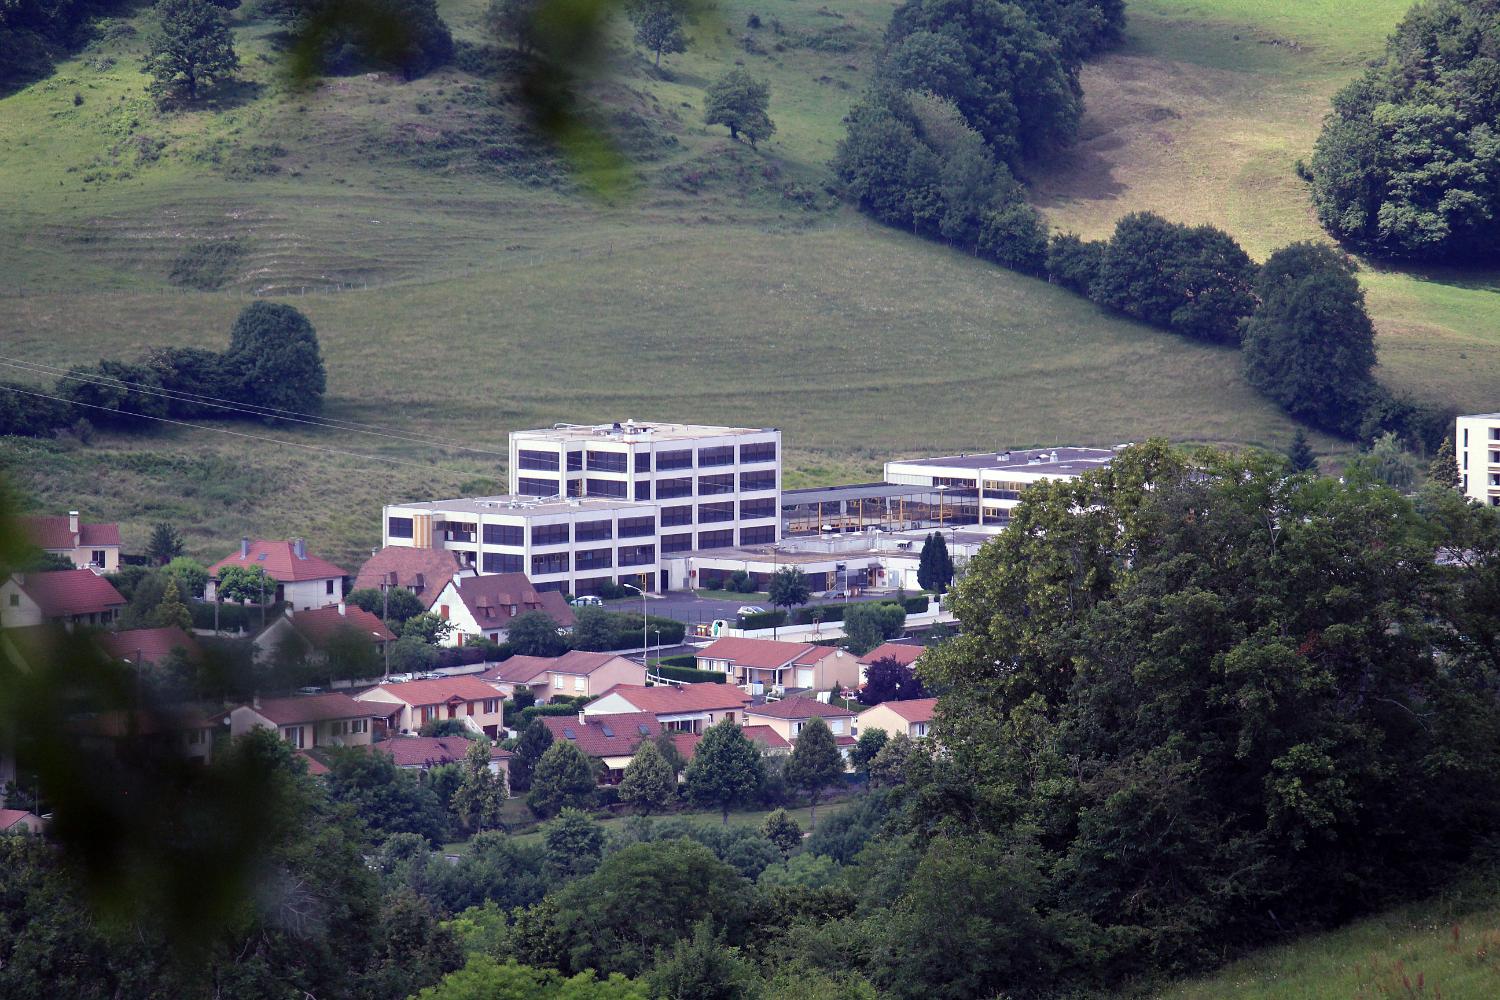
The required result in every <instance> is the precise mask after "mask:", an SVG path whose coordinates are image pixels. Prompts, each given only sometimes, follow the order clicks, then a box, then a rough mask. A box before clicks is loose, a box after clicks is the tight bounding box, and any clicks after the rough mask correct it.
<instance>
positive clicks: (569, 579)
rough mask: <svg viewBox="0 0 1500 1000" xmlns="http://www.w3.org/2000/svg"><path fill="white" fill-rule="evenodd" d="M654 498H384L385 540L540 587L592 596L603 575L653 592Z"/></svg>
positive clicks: (656, 553) (656, 537)
mask: <svg viewBox="0 0 1500 1000" xmlns="http://www.w3.org/2000/svg"><path fill="white" fill-rule="evenodd" d="M658 521H659V512H658V510H657V508H656V505H655V504H649V503H636V502H634V501H631V500H593V499H587V498H583V497H575V498H572V499H567V500H558V499H556V498H555V497H554V498H549V499H541V498H538V497H526V496H515V495H511V494H503V495H501V496H493V497H468V498H466V497H460V498H456V499H453V500H424V501H420V502H416V503H404V504H389V505H387V506H386V507H385V509H384V533H385V544H386V545H409V546H413V547H415V548H432V549H446V550H447V551H449V552H453V553H455V554H456V555H457V556H458V559H459V561H460V562H461V563H462V564H463V565H464V566H466V567H472V568H473V569H474V571H475V572H476V573H480V574H490V573H525V574H526V576H527V577H528V578H529V579H530V580H531V583H532V586H534V587H536V589H537V590H541V591H546V590H559V591H564V592H567V593H571V594H592V593H595V592H597V591H598V589H599V585H600V584H601V583H603V582H604V581H611V582H614V581H624V582H626V583H630V584H632V585H634V586H637V587H639V586H642V581H641V578H642V576H644V577H645V578H646V579H645V587H646V589H648V590H653V589H655V588H656V586H657V583H658V581H657V579H656V575H657V564H658V561H659V559H660V553H661V541H660V536H659V534H658Z"/></svg>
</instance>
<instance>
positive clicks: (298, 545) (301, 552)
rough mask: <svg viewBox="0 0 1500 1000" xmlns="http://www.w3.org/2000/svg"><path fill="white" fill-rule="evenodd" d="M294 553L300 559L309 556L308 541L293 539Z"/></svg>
mask: <svg viewBox="0 0 1500 1000" xmlns="http://www.w3.org/2000/svg"><path fill="white" fill-rule="evenodd" d="M292 554H293V555H295V556H296V557H297V558H298V559H306V558H307V543H306V542H304V541H303V540H302V539H300V538H294V539H292Z"/></svg>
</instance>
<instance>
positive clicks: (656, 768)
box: [620, 740, 677, 816]
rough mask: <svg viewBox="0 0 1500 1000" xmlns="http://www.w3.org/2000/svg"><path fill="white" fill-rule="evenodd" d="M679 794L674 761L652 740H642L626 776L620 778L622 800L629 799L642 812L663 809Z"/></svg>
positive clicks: (644, 814)
mask: <svg viewBox="0 0 1500 1000" xmlns="http://www.w3.org/2000/svg"><path fill="white" fill-rule="evenodd" d="M676 798H677V775H676V774H675V773H673V770H672V765H670V764H668V763H667V761H666V758H664V757H662V755H661V751H660V750H658V749H657V747H656V744H655V743H653V742H651V741H650V740H644V741H642V743H641V745H640V748H639V749H637V750H636V752H635V756H634V757H632V758H631V759H630V764H629V765H628V766H626V768H625V776H624V778H622V779H621V780H620V801H621V802H626V803H629V804H630V805H632V806H634V807H635V810H636V811H637V812H638V813H640V814H641V815H642V816H650V815H651V814H652V813H654V812H661V811H662V810H663V809H665V808H667V807H668V806H670V805H671V804H672V802H673V801H674V800H675V799H676Z"/></svg>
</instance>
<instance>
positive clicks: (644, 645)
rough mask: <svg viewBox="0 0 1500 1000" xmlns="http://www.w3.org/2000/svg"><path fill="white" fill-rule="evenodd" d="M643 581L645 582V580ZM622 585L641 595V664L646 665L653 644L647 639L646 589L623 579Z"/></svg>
mask: <svg viewBox="0 0 1500 1000" xmlns="http://www.w3.org/2000/svg"><path fill="white" fill-rule="evenodd" d="M641 582H642V583H645V581H644V580H642V581H641ZM620 586H622V587H624V588H625V589H626V590H633V591H635V592H636V593H637V594H640V595H641V664H642V665H643V666H644V665H645V663H646V661H647V660H648V659H650V655H651V644H650V643H648V642H647V641H646V590H645V588H644V587H636V586H633V585H631V584H628V583H625V582H623V581H622V582H621V583H620Z"/></svg>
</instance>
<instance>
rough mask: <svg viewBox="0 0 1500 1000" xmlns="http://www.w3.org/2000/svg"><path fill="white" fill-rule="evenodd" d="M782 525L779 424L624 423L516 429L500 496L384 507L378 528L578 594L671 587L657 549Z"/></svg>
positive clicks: (717, 543) (709, 545)
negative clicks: (619, 587) (505, 489)
mask: <svg viewBox="0 0 1500 1000" xmlns="http://www.w3.org/2000/svg"><path fill="white" fill-rule="evenodd" d="M780 529H781V432H780V431H777V430H774V429H753V428H737V427H707V426H701V425H696V424H671V423H654V424H653V423H636V422H635V421H627V422H625V423H623V424H620V423H615V424H597V425H592V424H590V425H580V424H560V425H558V426H556V427H552V428H548V429H543V430H532V431H516V432H514V433H512V434H511V435H510V493H509V494H506V495H502V496H493V497H473V498H458V499H452V500H429V501H421V502H415V503H404V504H390V505H387V506H386V507H385V509H384V511H383V526H382V533H383V536H384V543H385V544H386V545H406V546H413V547H416V548H434V549H444V550H447V551H451V552H454V553H457V555H458V558H459V560H460V561H461V562H462V563H463V564H464V565H465V566H472V567H473V568H474V569H475V571H476V572H478V573H480V574H488V573H525V574H526V575H527V576H528V577H529V578H530V579H531V582H532V585H533V586H535V587H536V589H538V590H543V591H546V590H560V591H566V592H568V593H572V594H578V595H583V594H592V593H596V592H598V590H599V589H600V587H601V585H602V584H604V583H605V582H614V583H628V584H631V585H632V586H637V587H644V588H645V589H646V590H651V591H655V590H668V589H671V587H672V586H673V585H674V581H673V580H671V579H670V578H669V573H668V572H666V571H664V569H663V567H662V561H663V559H664V557H666V556H669V555H671V554H672V553H681V552H687V551H691V550H693V549H713V548H725V547H729V546H734V545H755V544H765V543H770V542H776V541H778V540H779V538H780V534H781V531H780ZM685 584H686V581H683V580H678V581H675V585H677V586H679V587H680V586H684V585H685Z"/></svg>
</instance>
